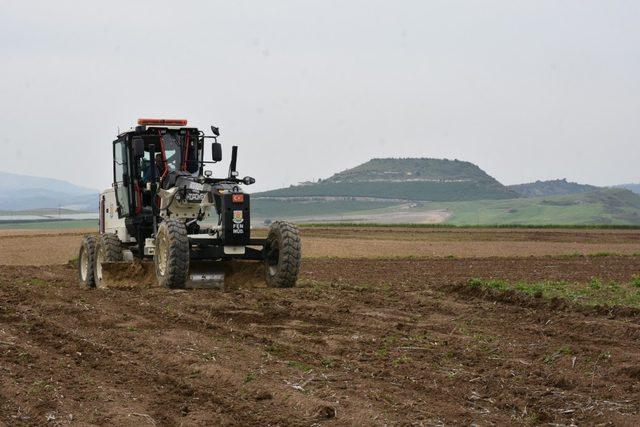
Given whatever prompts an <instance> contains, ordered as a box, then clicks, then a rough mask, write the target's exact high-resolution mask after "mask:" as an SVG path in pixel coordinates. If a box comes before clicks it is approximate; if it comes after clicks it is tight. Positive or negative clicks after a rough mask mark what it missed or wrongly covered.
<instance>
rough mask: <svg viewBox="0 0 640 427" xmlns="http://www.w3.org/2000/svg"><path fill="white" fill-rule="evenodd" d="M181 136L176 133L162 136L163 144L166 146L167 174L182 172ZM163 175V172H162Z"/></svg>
mask: <svg viewBox="0 0 640 427" xmlns="http://www.w3.org/2000/svg"><path fill="white" fill-rule="evenodd" d="M180 139H181V138H180V136H179V135H177V134H174V133H169V132H167V133H165V134H164V135H162V142H163V146H164V156H165V160H166V162H167V163H166V166H167V171H166V172H167V173H169V172H173V171H176V170H180V169H181V168H180V165H181V163H182V156H181V146H182V144H181V141H180ZM160 173H162V171H161V172H160Z"/></svg>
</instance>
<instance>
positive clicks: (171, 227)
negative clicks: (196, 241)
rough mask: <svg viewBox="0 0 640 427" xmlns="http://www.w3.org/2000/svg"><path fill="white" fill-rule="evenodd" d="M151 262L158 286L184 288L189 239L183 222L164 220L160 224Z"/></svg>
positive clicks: (187, 270)
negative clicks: (154, 269) (154, 268)
mask: <svg viewBox="0 0 640 427" xmlns="http://www.w3.org/2000/svg"><path fill="white" fill-rule="evenodd" d="M153 262H154V264H155V267H156V278H157V279H158V284H159V285H160V286H164V287H166V288H172V289H174V288H184V284H185V283H186V281H187V276H188V274H189V237H187V227H186V226H185V225H184V222H182V221H180V220H176V219H166V220H164V221H162V222H161V223H160V226H159V227H158V233H157V234H156V250H155V254H154V255H153Z"/></svg>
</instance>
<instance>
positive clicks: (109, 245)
mask: <svg viewBox="0 0 640 427" xmlns="http://www.w3.org/2000/svg"><path fill="white" fill-rule="evenodd" d="M123 260H124V257H123V255H122V243H121V242H120V239H118V236H117V235H115V234H112V233H105V234H102V235H101V236H100V237H99V238H98V242H97V243H96V254H95V259H94V266H95V267H94V269H93V270H94V279H95V287H96V288H103V287H104V284H103V281H102V278H103V277H102V264H103V263H105V262H120V261H123Z"/></svg>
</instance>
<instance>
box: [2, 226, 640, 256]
mask: <svg viewBox="0 0 640 427" xmlns="http://www.w3.org/2000/svg"><path fill="white" fill-rule="evenodd" d="M87 233H95V230H92V229H88V230H0V265H49V264H61V263H65V262H67V261H68V260H70V259H72V258H75V257H76V256H77V253H78V246H79V243H78V242H79V241H80V238H81V237H82V235H84V234H87ZM255 234H257V235H262V234H264V230H257V231H255ZM302 238H303V256H305V257H307V258H309V257H314V258H317V257H342V258H380V257H383V258H387V257H434V256H436V257H438V256H439V257H443V256H456V257H490V256H501V257H505V256H506V257H510V256H542V255H568V254H585V255H587V254H597V253H605V252H606V253H613V254H627V255H630V254H640V230H571V229H569V230H563V229H552V230H547V229H533V230H527V229H474V228H471V229H438V228H435V229H430V228H403V227H390V228H373V227H366V228H342V227H339V228H305V229H302Z"/></svg>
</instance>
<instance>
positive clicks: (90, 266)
mask: <svg viewBox="0 0 640 427" xmlns="http://www.w3.org/2000/svg"><path fill="white" fill-rule="evenodd" d="M95 255H96V237H95V236H84V238H83V239H82V245H80V252H79V253H78V280H79V281H80V285H82V286H84V287H87V288H93V287H94V286H96V282H95V278H94V258H95Z"/></svg>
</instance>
